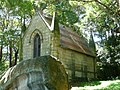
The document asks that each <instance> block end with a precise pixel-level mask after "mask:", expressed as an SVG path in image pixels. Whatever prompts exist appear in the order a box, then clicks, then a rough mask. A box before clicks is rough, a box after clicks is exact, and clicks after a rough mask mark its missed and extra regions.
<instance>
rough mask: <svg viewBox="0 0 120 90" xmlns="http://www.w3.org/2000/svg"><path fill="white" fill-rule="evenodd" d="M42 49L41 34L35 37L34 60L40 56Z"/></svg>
mask: <svg viewBox="0 0 120 90" xmlns="http://www.w3.org/2000/svg"><path fill="white" fill-rule="evenodd" d="M40 48H41V41H40V36H39V34H36V35H35V37H34V48H33V49H34V51H33V58H35V57H39V56H40Z"/></svg>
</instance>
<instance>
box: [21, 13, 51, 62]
mask: <svg viewBox="0 0 120 90" xmlns="http://www.w3.org/2000/svg"><path fill="white" fill-rule="evenodd" d="M36 34H39V35H40V39H41V50H40V53H41V56H44V55H50V45H51V31H50V30H49V29H48V27H47V26H46V24H45V23H44V22H43V20H42V19H41V17H40V16H39V15H36V16H34V17H33V19H32V20H31V23H30V25H29V28H28V29H27V31H26V32H25V36H24V39H23V60H26V59H31V58H33V51H34V50H33V47H34V46H33V45H34V44H33V41H34V40H33V39H34V37H35V35H36Z"/></svg>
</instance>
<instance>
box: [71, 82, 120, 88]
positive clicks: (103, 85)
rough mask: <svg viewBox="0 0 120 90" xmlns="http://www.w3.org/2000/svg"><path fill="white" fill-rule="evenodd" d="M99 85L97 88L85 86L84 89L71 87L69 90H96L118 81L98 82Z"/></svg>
mask: <svg viewBox="0 0 120 90" xmlns="http://www.w3.org/2000/svg"><path fill="white" fill-rule="evenodd" d="M100 82H101V84H100V85H98V86H85V87H72V89H71V90H96V89H101V88H104V87H107V86H109V85H110V84H112V83H118V82H120V80H115V81H100Z"/></svg>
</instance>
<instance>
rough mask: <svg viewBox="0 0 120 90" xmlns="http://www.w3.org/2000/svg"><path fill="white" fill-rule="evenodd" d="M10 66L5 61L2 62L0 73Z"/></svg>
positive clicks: (0, 63)
mask: <svg viewBox="0 0 120 90" xmlns="http://www.w3.org/2000/svg"><path fill="white" fill-rule="evenodd" d="M7 68H8V65H7V63H6V62H5V61H2V62H0V75H1V74H2V73H3V72H4V71H5V70H6V69H7Z"/></svg>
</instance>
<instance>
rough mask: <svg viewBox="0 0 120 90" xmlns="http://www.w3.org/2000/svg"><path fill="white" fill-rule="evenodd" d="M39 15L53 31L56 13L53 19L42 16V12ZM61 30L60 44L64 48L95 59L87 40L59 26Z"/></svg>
mask: <svg viewBox="0 0 120 90" xmlns="http://www.w3.org/2000/svg"><path fill="white" fill-rule="evenodd" d="M38 14H39V15H40V17H41V18H42V19H43V21H44V23H45V24H46V25H47V27H48V28H49V29H50V31H53V30H54V25H55V13H53V16H52V17H51V16H46V15H44V14H41V13H40V12H39V13H38ZM59 30H60V44H61V47H62V48H67V49H71V50H74V51H77V52H80V53H83V54H86V55H89V56H93V57H94V56H95V54H94V53H93V52H92V51H91V50H90V47H88V43H86V42H85V40H84V39H83V38H81V37H80V36H79V35H78V34H77V33H75V32H73V31H72V30H71V29H70V28H68V27H65V26H64V25H61V24H59Z"/></svg>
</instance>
